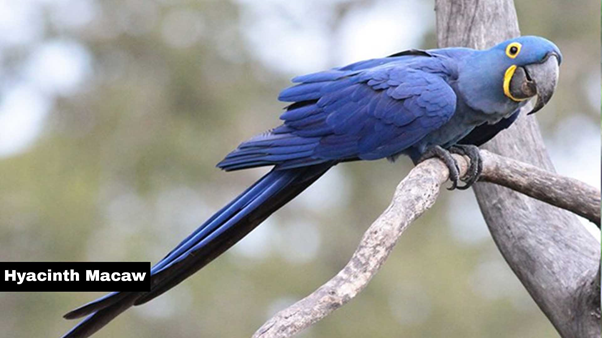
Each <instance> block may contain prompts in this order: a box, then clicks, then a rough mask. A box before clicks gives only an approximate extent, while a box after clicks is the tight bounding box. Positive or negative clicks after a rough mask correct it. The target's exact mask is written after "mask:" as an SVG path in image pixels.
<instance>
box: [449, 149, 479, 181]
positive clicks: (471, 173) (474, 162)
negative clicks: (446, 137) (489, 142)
mask: <svg viewBox="0 0 602 338" xmlns="http://www.w3.org/2000/svg"><path fill="white" fill-rule="evenodd" d="M449 152H450V153H452V154H458V155H463V156H466V157H468V158H469V159H470V166H469V167H468V171H467V172H466V175H465V176H464V177H463V178H462V181H463V182H464V183H465V184H464V185H463V186H457V188H458V189H460V190H466V189H468V188H470V187H471V186H472V185H473V184H474V183H475V182H476V181H477V180H478V179H479V177H480V176H481V173H482V172H483V159H482V158H481V153H480V152H479V148H478V147H477V146H474V145H466V144H457V145H455V146H452V147H451V148H450V149H449Z"/></svg>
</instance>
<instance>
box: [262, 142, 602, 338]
mask: <svg viewBox="0 0 602 338" xmlns="http://www.w3.org/2000/svg"><path fill="white" fill-rule="evenodd" d="M454 156H455V158H456V160H457V162H458V164H459V166H460V172H461V173H462V174H465V173H466V170H467V167H468V162H467V159H466V158H464V157H460V156H458V155H454ZM481 156H482V158H483V175H482V176H481V179H482V180H484V181H489V182H492V183H496V184H500V185H503V186H506V187H508V188H511V189H513V190H516V191H518V192H521V193H524V194H526V195H529V196H531V197H534V198H537V199H540V200H542V201H544V202H547V203H550V204H552V205H555V206H558V207H561V208H564V209H567V210H569V211H572V212H574V213H576V214H579V215H581V216H583V217H586V218H588V219H589V220H591V221H592V222H595V223H596V224H598V225H599V224H600V192H599V191H598V190H597V189H595V188H593V187H590V186H588V185H587V184H585V183H582V182H580V181H577V180H574V179H571V178H567V177H562V176H559V175H556V174H552V173H549V172H546V171H543V170H541V169H538V168H536V167H533V166H531V165H528V164H524V163H521V162H518V161H514V160H511V159H508V158H504V157H501V156H498V155H495V154H492V153H490V152H488V151H483V150H482V151H481ZM447 179H448V170H447V168H446V167H445V165H443V163H442V162H440V161H439V160H434V159H432V160H428V161H425V162H423V163H421V164H419V165H418V166H416V167H415V168H414V169H413V170H412V171H410V173H409V174H408V175H407V177H406V178H404V179H403V181H401V183H400V184H399V185H398V186H397V188H396V190H395V194H394V196H393V200H392V201H391V204H390V205H389V207H388V208H387V209H386V210H385V211H384V212H383V213H382V214H381V215H380V216H379V217H378V219H377V220H376V221H374V223H372V225H371V226H370V227H369V228H368V230H367V231H366V232H365V234H364V236H363V238H362V240H361V241H360V243H359V246H358V247H357V249H356V250H355V252H354V253H353V256H352V257H351V259H350V260H349V262H348V263H347V265H345V267H344V268H343V269H342V270H341V271H340V272H339V273H337V275H336V276H334V277H333V278H332V279H330V280H329V281H328V282H327V283H325V284H324V285H322V286H321V287H319V288H318V289H317V290H316V291H314V292H313V293H311V294H310V295H309V296H307V297H305V298H303V299H302V300H300V301H298V302H297V303H295V304H293V305H291V306H290V307H288V308H286V309H284V310H282V311H280V312H278V313H277V314H276V315H275V316H273V317H272V318H271V319H269V320H268V321H267V322H266V323H265V324H264V325H262V326H261V328H259V330H257V332H255V334H254V335H253V337H254V338H276V337H278V338H282V337H291V336H293V335H295V334H296V333H298V332H299V331H301V330H303V329H305V328H307V327H309V326H311V325H312V324H314V323H316V322H318V321H319V320H321V319H322V318H324V317H326V316H328V315H329V314H330V313H331V312H333V311H334V310H336V309H338V308H339V307H341V306H342V305H344V304H345V303H347V302H348V301H350V300H351V299H353V298H355V296H357V295H358V294H359V293H360V292H361V291H362V290H363V289H364V288H365V287H366V285H368V283H369V282H370V280H371V279H372V277H374V275H376V273H377V272H378V270H379V269H380V267H381V266H382V264H383V263H384V262H385V260H386V259H387V257H388V256H389V254H390V253H391V251H392V250H393V247H394V246H395V244H396V243H397V240H398V239H399V237H400V236H401V234H402V233H403V232H404V231H405V229H406V228H407V227H408V226H409V225H410V224H411V223H412V222H413V221H414V220H415V219H416V218H418V217H420V216H421V215H422V214H423V213H424V212H425V211H426V210H428V209H429V208H430V207H432V206H433V204H435V201H436V200H437V197H438V195H439V190H440V188H441V185H442V184H444V183H445V182H446V181H447Z"/></svg>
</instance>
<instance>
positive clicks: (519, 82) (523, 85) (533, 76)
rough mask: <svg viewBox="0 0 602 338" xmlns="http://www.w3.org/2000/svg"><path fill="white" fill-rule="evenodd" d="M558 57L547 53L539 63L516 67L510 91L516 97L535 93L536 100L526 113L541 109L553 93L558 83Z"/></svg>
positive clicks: (521, 97)
mask: <svg viewBox="0 0 602 338" xmlns="http://www.w3.org/2000/svg"><path fill="white" fill-rule="evenodd" d="M558 65H559V57H558V55H557V54H556V53H548V54H547V55H546V57H545V58H544V59H543V60H542V61H541V62H540V63H533V64H530V65H526V66H523V67H518V68H517V69H516V71H515V72H514V76H513V77H512V79H511V81H510V93H511V94H512V96H514V97H515V98H518V99H527V98H531V97H533V96H535V95H537V102H536V103H535V106H534V107H533V109H532V110H531V111H530V112H529V113H528V115H530V114H533V113H536V112H538V111H539V110H541V108H543V107H544V106H545V105H546V104H547V103H548V102H549V101H550V99H551V98H552V95H554V90H556V84H557V83H558V71H559V68H558Z"/></svg>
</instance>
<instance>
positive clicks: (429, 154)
mask: <svg viewBox="0 0 602 338" xmlns="http://www.w3.org/2000/svg"><path fill="white" fill-rule="evenodd" d="M430 158H438V159H440V160H441V161H443V163H445V166H446V167H447V169H448V170H449V180H450V181H451V182H452V186H451V187H449V188H447V190H454V189H456V188H462V187H458V180H459V179H460V168H458V163H456V160H455V159H454V158H453V157H452V155H451V153H450V152H449V151H447V150H445V149H443V148H441V147H440V146H434V147H430V148H428V149H427V150H426V152H425V153H424V154H422V156H421V157H420V159H419V160H418V161H417V163H420V162H423V161H426V160H428V159H430ZM471 163H472V161H471Z"/></svg>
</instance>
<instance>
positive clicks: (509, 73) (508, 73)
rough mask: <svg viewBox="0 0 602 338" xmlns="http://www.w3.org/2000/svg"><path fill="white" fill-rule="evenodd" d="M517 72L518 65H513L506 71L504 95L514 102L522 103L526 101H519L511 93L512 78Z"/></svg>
mask: <svg viewBox="0 0 602 338" xmlns="http://www.w3.org/2000/svg"><path fill="white" fill-rule="evenodd" d="M515 71H516V65H512V66H510V67H508V69H506V73H505V74H504V94H505V95H506V96H507V97H509V98H510V99H511V100H512V101H515V102H522V101H525V100H526V99H519V98H516V97H514V96H512V93H510V81H511V80H512V76H514V72H515Z"/></svg>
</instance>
